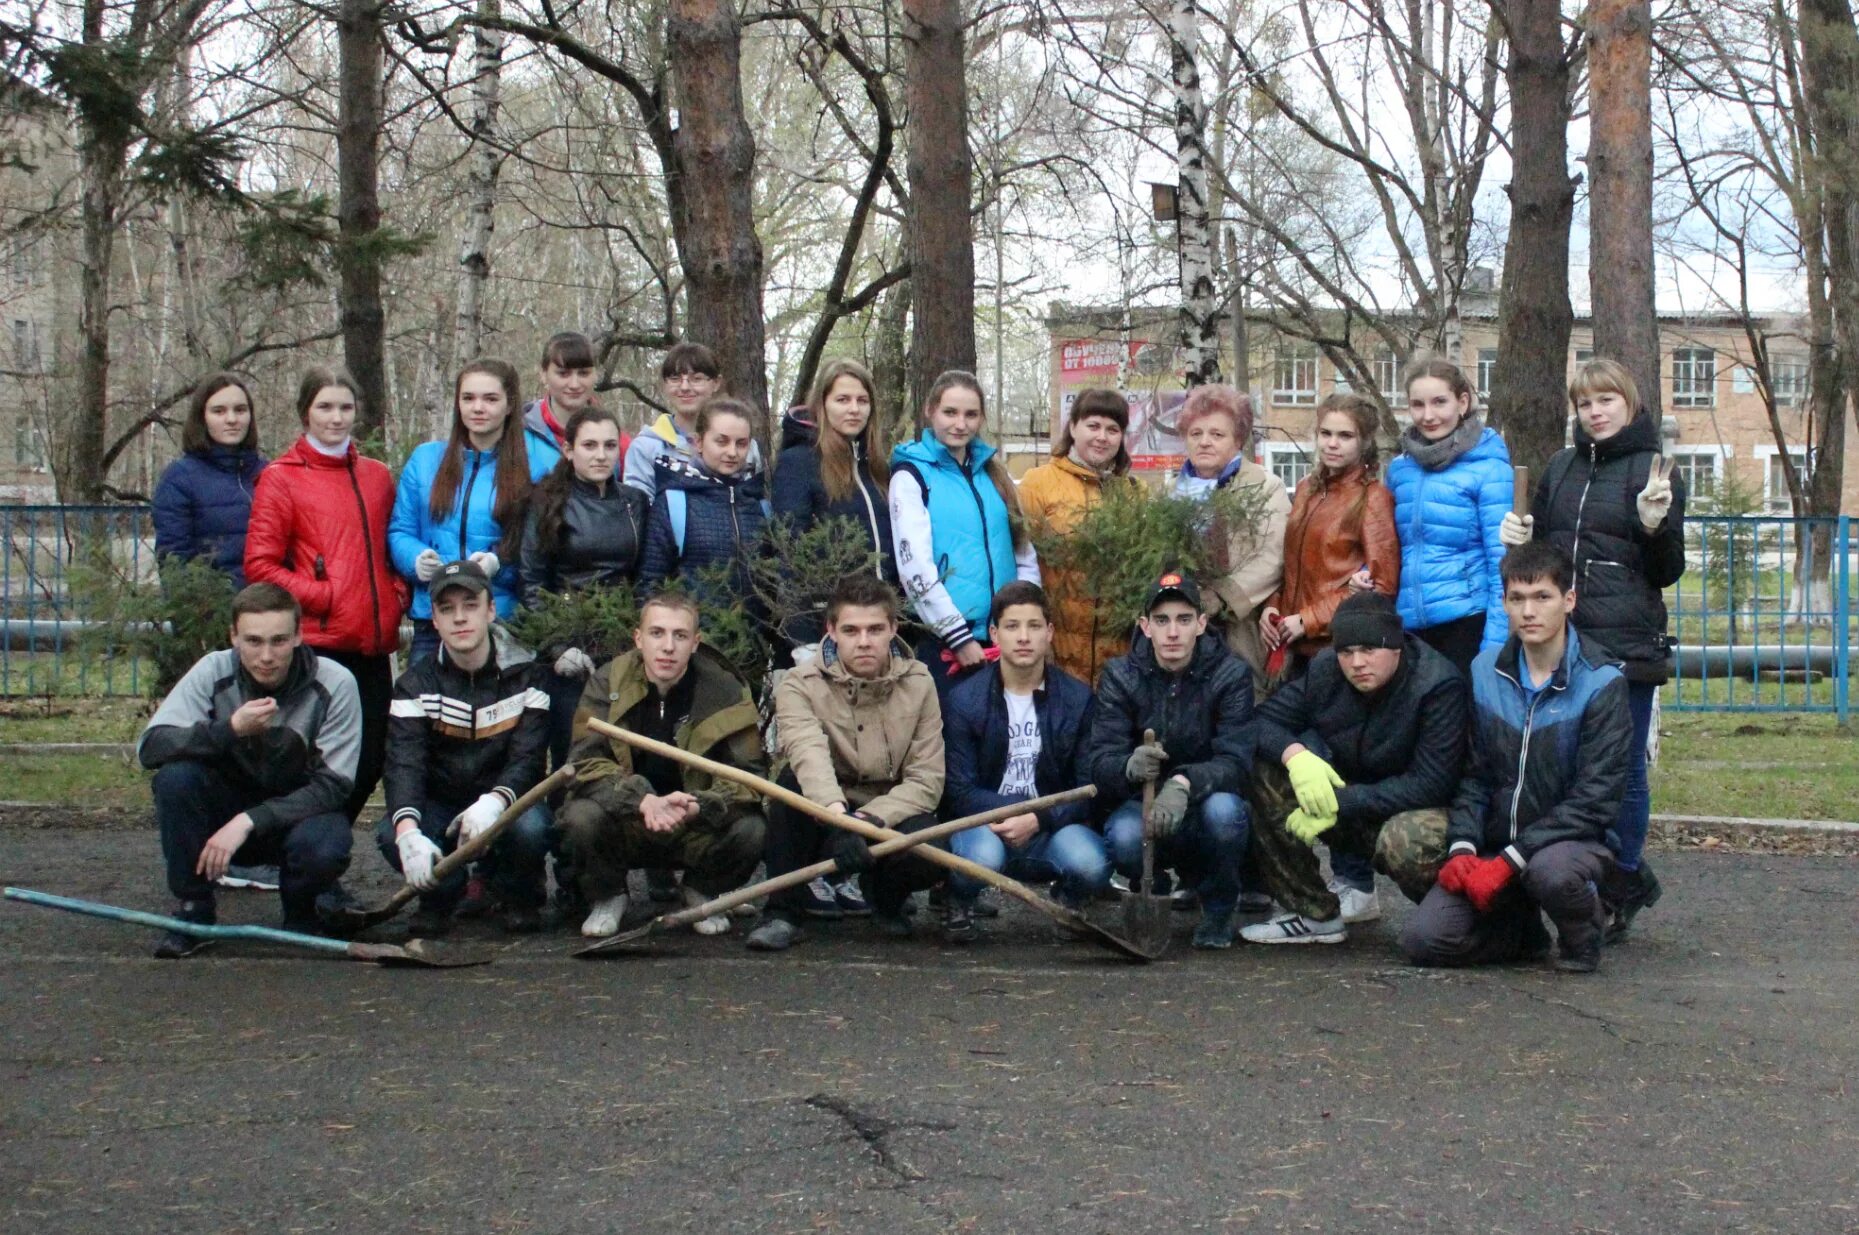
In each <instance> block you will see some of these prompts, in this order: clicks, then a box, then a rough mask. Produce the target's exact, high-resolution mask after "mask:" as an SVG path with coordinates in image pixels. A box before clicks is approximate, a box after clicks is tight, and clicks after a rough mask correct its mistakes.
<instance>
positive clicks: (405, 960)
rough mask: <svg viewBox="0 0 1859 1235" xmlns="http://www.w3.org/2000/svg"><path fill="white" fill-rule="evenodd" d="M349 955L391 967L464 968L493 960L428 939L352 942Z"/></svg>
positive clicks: (479, 953)
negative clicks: (393, 941) (404, 941)
mask: <svg viewBox="0 0 1859 1235" xmlns="http://www.w3.org/2000/svg"><path fill="white" fill-rule="evenodd" d="M349 956H350V957H351V958H353V959H355V960H358V961H368V962H371V963H373V964H376V965H383V966H386V967H387V968H389V969H463V968H466V967H468V966H471V965H488V964H490V963H491V958H490V957H489V956H487V955H485V954H484V953H481V952H474V951H467V950H464V949H460V948H446V947H441V946H439V945H436V944H432V943H429V942H427V941H426V940H424V939H409V940H408V941H407V942H406V943H404V944H398V943H351V944H349Z"/></svg>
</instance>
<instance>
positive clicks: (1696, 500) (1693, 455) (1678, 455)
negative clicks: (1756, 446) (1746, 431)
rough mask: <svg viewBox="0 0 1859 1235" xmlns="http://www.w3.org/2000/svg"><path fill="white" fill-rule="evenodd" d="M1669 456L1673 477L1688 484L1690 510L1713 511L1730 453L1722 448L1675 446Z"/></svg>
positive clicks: (1686, 500) (1667, 452) (1687, 503)
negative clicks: (1725, 463) (1718, 487)
mask: <svg viewBox="0 0 1859 1235" xmlns="http://www.w3.org/2000/svg"><path fill="white" fill-rule="evenodd" d="M1665 453H1666V457H1667V458H1669V459H1671V460H1672V474H1673V475H1674V476H1675V477H1677V478H1678V479H1680V480H1682V481H1684V482H1685V506H1686V509H1692V508H1694V507H1695V508H1697V509H1698V510H1700V511H1703V510H1707V509H1709V508H1710V504H1711V502H1712V501H1714V500H1715V499H1716V496H1717V483H1718V481H1719V480H1721V479H1722V478H1723V470H1724V459H1725V458H1726V457H1727V456H1728V455H1729V453H1730V452H1729V451H1728V450H1727V449H1726V448H1724V447H1722V446H1674V447H1671V448H1670V449H1668V450H1667V451H1666V452H1665Z"/></svg>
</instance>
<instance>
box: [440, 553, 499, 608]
mask: <svg viewBox="0 0 1859 1235" xmlns="http://www.w3.org/2000/svg"><path fill="white" fill-rule="evenodd" d="M451 587H462V588H469V589H471V590H472V591H474V592H482V593H484V594H485V595H486V596H488V595H490V592H491V581H490V578H489V577H488V576H486V575H485V573H484V568H483V567H482V566H480V565H478V564H477V563H476V562H473V561H458V562H447V563H446V564H445V565H443V566H441V567H440V568H439V573H438V574H436V575H434V576H433V577H432V579H431V580H430V581H428V582H427V584H426V594H427V595H428V596H430V597H432V598H433V600H435V601H437V600H438V599H439V595H440V593H442V592H444V591H445V590H446V589H447V588H451Z"/></svg>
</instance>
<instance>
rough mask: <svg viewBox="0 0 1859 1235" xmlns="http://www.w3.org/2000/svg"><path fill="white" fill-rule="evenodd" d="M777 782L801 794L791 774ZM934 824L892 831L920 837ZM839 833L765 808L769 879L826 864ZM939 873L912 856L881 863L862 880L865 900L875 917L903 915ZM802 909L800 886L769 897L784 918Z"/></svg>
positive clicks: (910, 822)
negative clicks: (914, 894)
mask: <svg viewBox="0 0 1859 1235" xmlns="http://www.w3.org/2000/svg"><path fill="white" fill-rule="evenodd" d="M780 783H781V784H782V785H784V786H786V787H787V788H789V789H792V790H793V791H794V792H796V793H799V792H800V782H799V781H797V780H796V779H795V778H794V773H793V771H792V770H791V769H790V770H788V771H784V772H782V773H781V779H780ZM935 824H936V816H934V815H917V816H916V817H914V818H911V819H906V820H904V821H903V822H902V823H900V824H898V825H896V826H895V828H893V829H892V830H893V831H897V832H920V831H922V830H923V829H924V828H928V827H934V826H935ZM838 831H839V829H837V828H835V827H833V826H831V825H830V824H825V823H821V822H820V821H819V820H817V819H815V818H814V817H813V816H812V815H807V814H803V813H801V812H800V811H797V810H794V809H792V808H790V807H789V806H787V805H786V804H784V803H781V802H770V803H768V839H767V848H766V850H765V851H764V853H763V857H764V859H765V860H766V861H767V863H768V877H769V878H770V879H773V878H774V877H775V876H777V875H785V874H787V873H788V872H789V871H797V870H799V869H800V868H801V867H803V866H811V865H813V864H814V863H815V862H819V861H822V860H824V859H825V858H826V857H827V848H828V842H830V841H831V840H832V838H833V837H834V836H836V835H837V834H838ZM943 873H944V872H943V869H942V867H940V866H937V865H936V864H935V863H934V862H930V861H927V860H925V859H923V858H920V857H917V856H916V855H915V854H914V853H909V852H906V853H900V854H896V855H893V856H892V857H888V858H880V859H879V860H878V862H877V863H876V864H875V865H873V866H872V868H871V869H870V870H868V871H866V872H865V874H864V876H863V878H862V882H863V884H864V888H865V899H866V900H867V901H868V902H869V903H870V905H871V907H872V910H873V912H875V913H878V914H882V915H884V916H887V917H895V916H896V915H897V914H899V913H901V912H902V911H903V907H904V901H905V900H907V899H908V898H909V896H910V894H911V893H912V892H920V891H922V890H923V889H924V888H933V887H935V886H936V885H937V884H939V883H941V882H942V878H943ZM806 904H807V889H806V888H805V887H804V886H803V887H799V888H789V889H788V890H787V891H785V892H777V893H776V894H775V895H774V896H772V897H770V898H769V903H768V907H769V909H770V910H772V911H773V912H775V913H778V914H781V915H783V916H785V917H798V916H799V915H800V913H801V911H802V910H803V908H804V907H805V906H806Z"/></svg>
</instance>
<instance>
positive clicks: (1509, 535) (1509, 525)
mask: <svg viewBox="0 0 1859 1235" xmlns="http://www.w3.org/2000/svg"><path fill="white" fill-rule="evenodd" d="M1535 530H1536V516H1535V515H1524V516H1523V517H1522V518H1518V517H1517V512H1516V511H1514V510H1507V511H1505V512H1504V522H1502V523H1500V524H1498V540H1499V541H1500V542H1501V543H1502V544H1503V545H1504V546H1505V547H1507V548H1511V549H1515V548H1516V547H1517V546H1518V545H1527V544H1529V543H1530V537H1531V535H1532V534H1533V533H1534V532H1535Z"/></svg>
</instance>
